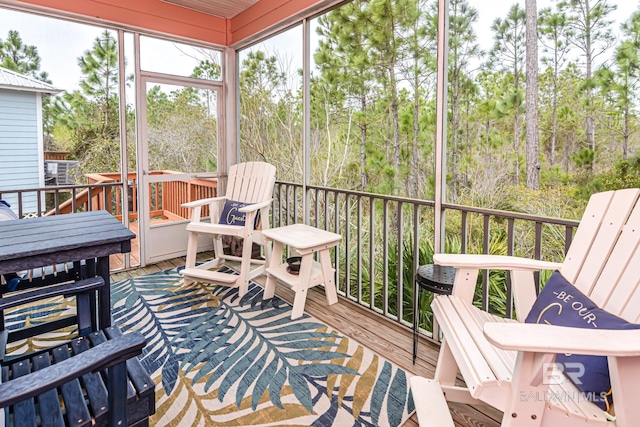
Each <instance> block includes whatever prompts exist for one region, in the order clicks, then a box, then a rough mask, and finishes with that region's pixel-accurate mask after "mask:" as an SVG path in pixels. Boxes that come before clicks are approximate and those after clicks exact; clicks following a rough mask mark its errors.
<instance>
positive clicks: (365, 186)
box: [360, 95, 369, 191]
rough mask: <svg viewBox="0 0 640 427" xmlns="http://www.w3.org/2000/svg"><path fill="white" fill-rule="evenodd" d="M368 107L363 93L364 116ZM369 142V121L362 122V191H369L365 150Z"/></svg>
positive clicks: (361, 104)
mask: <svg viewBox="0 0 640 427" xmlns="http://www.w3.org/2000/svg"><path fill="white" fill-rule="evenodd" d="M366 109H367V98H366V97H365V96H364V95H362V96H361V97H360V112H361V113H362V115H363V116H364V114H365V111H366ZM366 143H367V122H366V120H365V122H364V123H361V124H360V170H361V171H362V172H361V173H362V175H361V177H362V191H367V189H368V186H369V174H368V172H367V152H366V150H365V147H366Z"/></svg>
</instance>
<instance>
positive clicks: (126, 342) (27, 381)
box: [0, 332, 146, 408]
mask: <svg viewBox="0 0 640 427" xmlns="http://www.w3.org/2000/svg"><path fill="white" fill-rule="evenodd" d="M145 342H146V341H145V338H144V336H143V335H142V334H141V333H139V332H130V333H127V334H124V335H121V336H118V337H115V338H113V339H111V340H108V341H106V342H104V343H102V344H99V345H97V346H95V347H92V348H90V349H89V350H87V351H83V352H82V353H79V354H77V355H75V356H73V357H71V358H69V359H66V360H63V361H61V362H59V363H56V364H53V365H51V366H49V367H46V368H44V369H41V370H39V371H35V372H32V373H30V374H28V375H24V376H22V377H19V378H15V379H12V380H11V381H7V382H4V383H2V384H0V408H4V407H7V406H11V405H15V404H16V403H18V402H21V401H23V400H25V399H29V398H31V397H35V396H37V395H40V394H42V393H43V392H45V391H47V390H51V389H53V388H56V387H59V386H61V385H62V384H65V383H67V382H69V381H71V380H73V379H75V378H79V377H81V376H82V375H84V374H86V373H89V372H97V371H100V370H103V369H105V368H108V367H111V366H114V365H116V364H118V363H121V362H124V361H126V360H127V359H130V358H132V357H135V356H137V355H139V354H140V353H142V348H143V347H144V346H145Z"/></svg>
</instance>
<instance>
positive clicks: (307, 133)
mask: <svg viewBox="0 0 640 427" xmlns="http://www.w3.org/2000/svg"><path fill="white" fill-rule="evenodd" d="M302 32H303V46H302V55H303V57H304V65H303V67H302V68H303V71H302V86H303V95H302V103H303V105H302V112H303V114H302V116H303V130H302V137H303V148H302V153H303V156H304V167H303V174H304V176H303V180H302V194H303V202H302V203H303V205H302V209H303V212H304V214H303V216H304V220H303V222H304V223H305V224H309V221H310V220H311V219H310V216H309V194H308V193H307V186H308V185H309V183H310V175H311V162H310V160H309V158H310V138H311V89H310V88H311V25H309V20H308V19H305V20H304V21H302Z"/></svg>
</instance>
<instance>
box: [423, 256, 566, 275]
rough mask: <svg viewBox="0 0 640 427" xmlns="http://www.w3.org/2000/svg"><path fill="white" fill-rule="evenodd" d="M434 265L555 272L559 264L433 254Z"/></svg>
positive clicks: (511, 257)
mask: <svg viewBox="0 0 640 427" xmlns="http://www.w3.org/2000/svg"><path fill="white" fill-rule="evenodd" d="M433 261H434V263H436V264H438V265H445V266H449V267H454V268H477V269H479V270H486V269H490V270H520V271H539V270H556V269H558V268H560V267H561V266H562V263H559V262H549V261H540V260H536V259H529V258H520V257H515V256H507V255H485V254H434V255H433Z"/></svg>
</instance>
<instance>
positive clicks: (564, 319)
mask: <svg viewBox="0 0 640 427" xmlns="http://www.w3.org/2000/svg"><path fill="white" fill-rule="evenodd" d="M525 322H526V323H541V324H549V325H556V326H571V327H574V328H588V329H590V328H594V329H640V325H637V324H633V323H629V322H627V321H626V320H624V319H621V318H620V317H618V316H615V315H613V314H611V313H609V312H607V311H605V310H603V309H601V308H599V307H598V306H597V305H596V304H595V303H594V302H593V301H591V299H589V297H587V296H586V295H584V294H583V293H582V292H580V291H579V290H578V289H576V288H575V287H574V286H573V285H572V284H571V283H569V282H568V281H567V280H566V279H565V278H564V277H562V275H561V274H560V272H559V271H555V272H554V273H553V274H552V275H551V277H550V278H549V280H548V281H547V283H546V284H545V286H544V288H543V289H542V291H540V295H538V298H537V299H536V301H535V303H534V304H533V307H531V311H530V312H529V315H528V316H527V318H526V319H525ZM556 363H557V364H560V365H562V366H563V369H564V372H565V374H566V376H567V377H568V378H569V380H571V381H572V382H573V383H574V384H575V385H576V387H578V389H579V390H580V391H582V392H583V393H585V396H586V397H587V398H588V399H589V400H591V401H592V402H593V403H595V404H596V405H598V406H599V407H600V408H602V409H603V410H608V409H609V405H610V403H611V380H610V378H609V366H608V363H607V358H606V357H605V356H589V355H580V354H576V355H572V354H558V355H556Z"/></svg>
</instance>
